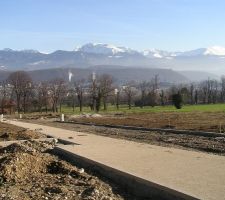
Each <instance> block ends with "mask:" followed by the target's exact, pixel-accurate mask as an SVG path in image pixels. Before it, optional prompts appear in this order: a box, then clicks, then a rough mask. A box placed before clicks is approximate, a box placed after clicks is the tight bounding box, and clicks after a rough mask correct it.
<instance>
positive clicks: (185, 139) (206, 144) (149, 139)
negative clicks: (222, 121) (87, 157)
mask: <svg viewBox="0 0 225 200" xmlns="http://www.w3.org/2000/svg"><path fill="white" fill-rule="evenodd" d="M27 122H31V123H37V124H43V125H48V126H53V127H58V128H64V129H68V130H75V131H80V132H85V133H91V134H97V135H102V136H107V137H112V138H120V139H126V140H132V141H136V142H143V143H148V144H153V145H159V146H166V147H175V148H182V149H187V150H197V151H203V152H209V153H215V154H219V155H225V137H216V138H211V137H203V136H193V135H186V134H174V133H166V132H157V131H139V130H125V129H118V128H105V127H97V126H90V125H80V124H73V123H61V122H52V121H48V120H29V121H27Z"/></svg>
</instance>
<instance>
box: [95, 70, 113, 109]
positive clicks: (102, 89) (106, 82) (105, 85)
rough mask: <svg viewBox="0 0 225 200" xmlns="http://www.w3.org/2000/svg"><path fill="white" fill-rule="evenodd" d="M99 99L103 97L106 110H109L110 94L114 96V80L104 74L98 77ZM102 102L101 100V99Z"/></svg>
mask: <svg viewBox="0 0 225 200" xmlns="http://www.w3.org/2000/svg"><path fill="white" fill-rule="evenodd" d="M98 88H99V93H101V94H99V97H102V100H103V106H104V110H107V100H108V97H109V96H110V94H112V91H113V90H114V88H113V78H112V76H110V75H108V74H103V75H101V76H99V77H98ZM99 101H101V99H99Z"/></svg>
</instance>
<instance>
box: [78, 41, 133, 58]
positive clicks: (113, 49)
mask: <svg viewBox="0 0 225 200" xmlns="http://www.w3.org/2000/svg"><path fill="white" fill-rule="evenodd" d="M75 51H81V52H85V53H95V54H104V55H116V54H121V53H134V52H136V51H135V50H132V49H130V48H127V47H117V46H115V45H111V44H102V43H88V44H85V45H83V46H81V47H77V48H76V49H75Z"/></svg>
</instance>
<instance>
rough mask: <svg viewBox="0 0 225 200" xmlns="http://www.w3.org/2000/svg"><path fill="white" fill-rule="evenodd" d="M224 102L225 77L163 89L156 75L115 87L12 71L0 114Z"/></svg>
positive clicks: (110, 82) (109, 82) (1, 92)
mask: <svg viewBox="0 0 225 200" xmlns="http://www.w3.org/2000/svg"><path fill="white" fill-rule="evenodd" d="M224 102H225V77H222V78H221V80H211V79H208V80H204V81H201V82H199V83H186V84H173V85H171V86H163V85H162V84H161V83H160V77H159V76H158V75H155V76H154V77H153V78H151V79H150V80H149V81H143V82H136V81H132V82H128V83H126V84H123V85H118V84H117V83H116V81H115V79H114V78H113V77H112V76H111V75H109V74H101V75H96V74H94V73H93V74H92V75H90V77H88V78H87V79H80V80H75V81H73V82H66V81H65V80H63V79H60V78H56V79H54V80H50V81H42V82H34V81H33V80H32V78H31V77H30V76H29V74H28V73H27V72H25V71H17V72H13V73H11V74H10V75H9V77H8V78H7V79H6V80H5V81H2V82H1V83H0V106H1V109H0V113H5V112H6V111H9V110H10V113H11V112H12V110H13V109H14V110H15V111H17V112H18V113H21V112H23V113H27V112H49V111H50V112H62V106H68V107H71V109H72V111H75V109H79V111H80V112H82V111H83V108H84V107H90V109H91V110H93V111H96V112H98V111H100V110H101V109H103V110H107V109H108V105H113V106H115V108H116V109H118V110H119V109H120V106H124V105H127V107H128V109H131V108H132V107H133V106H136V107H140V108H143V107H144V106H152V107H154V106H157V105H160V106H165V105H172V104H173V105H175V106H176V108H178V109H180V108H181V107H182V105H184V104H192V105H193V104H215V103H224Z"/></svg>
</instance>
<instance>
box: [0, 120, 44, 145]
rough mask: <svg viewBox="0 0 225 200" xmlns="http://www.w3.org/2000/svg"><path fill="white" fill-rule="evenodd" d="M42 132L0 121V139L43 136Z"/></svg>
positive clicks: (24, 138)
mask: <svg viewBox="0 0 225 200" xmlns="http://www.w3.org/2000/svg"><path fill="white" fill-rule="evenodd" d="M45 137H46V136H45V135H44V134H42V133H39V132H37V131H33V130H27V129H25V128H21V127H18V126H15V125H11V124H6V123H2V122H0V141H10V140H29V139H39V138H45Z"/></svg>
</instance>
